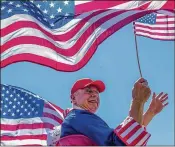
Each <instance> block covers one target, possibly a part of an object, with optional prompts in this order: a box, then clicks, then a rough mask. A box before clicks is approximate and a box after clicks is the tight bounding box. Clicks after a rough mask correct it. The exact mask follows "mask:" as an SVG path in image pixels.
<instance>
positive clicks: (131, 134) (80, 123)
mask: <svg viewBox="0 0 175 147" xmlns="http://www.w3.org/2000/svg"><path fill="white" fill-rule="evenodd" d="M104 90H105V84H104V83H103V82H102V81H99V80H96V81H93V80H92V79H80V80H78V81H77V82H76V83H75V84H74V85H73V87H72V89H71V102H72V104H73V109H72V110H70V112H69V113H68V114H67V116H66V118H65V119H64V121H63V123H62V127H61V136H60V140H59V142H58V143H59V145H61V146H94V145H96V146H110V145H112V146H125V145H129V146H133V145H146V143H147V141H148V139H149V138H150V134H149V133H148V132H147V131H146V129H145V128H144V127H143V126H142V125H143V124H144V123H145V124H146V125H147V124H148V123H149V122H150V121H151V119H152V117H153V115H151V116H150V113H151V114H152V112H151V111H149V112H148V113H145V119H143V117H144V115H143V109H144V104H145V102H146V101H147V100H148V98H149V97H150V94H151V90H150V88H149V87H148V84H147V81H146V80H144V79H143V78H141V79H139V80H138V81H137V82H136V83H135V84H134V87H133V90H132V97H133V98H132V102H131V108H130V111H129V116H127V118H126V119H125V120H124V121H123V122H122V123H121V124H120V125H119V126H118V127H116V128H115V129H112V128H110V127H109V126H108V125H107V124H106V123H105V122H104V121H103V120H102V119H101V118H100V117H98V116H97V115H95V114H94V113H95V112H96V111H97V109H98V107H99V105H100V99H99V93H101V92H103V91H104ZM160 96H162V95H160ZM154 97H156V96H155V95H154ZM165 99H167V98H166V96H164V98H162V100H163V101H165ZM112 115H114V114H112ZM115 117H117V115H115ZM146 125H145V126H146Z"/></svg>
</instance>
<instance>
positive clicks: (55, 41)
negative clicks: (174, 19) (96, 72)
mask: <svg viewBox="0 0 175 147" xmlns="http://www.w3.org/2000/svg"><path fill="white" fill-rule="evenodd" d="M172 3H174V2H172V1H170V0H164V1H161V2H159V1H158V2H154V1H151V0H150V1H145V0H143V1H96V0H93V1H67V0H65V1H46V0H44V1H4V2H1V67H5V66H7V65H9V64H11V63H15V62H20V61H29V62H34V63H37V64H41V65H45V66H48V67H51V68H53V69H55V70H59V71H76V70H79V69H81V68H82V67H83V66H84V65H85V64H86V63H87V62H88V61H89V59H90V58H91V57H92V56H93V54H94V53H95V51H96V49H97V47H98V45H99V44H101V43H102V42H103V41H104V40H105V39H106V38H108V37H109V36H110V35H112V34H113V33H114V32H116V31H117V30H119V29H120V28H122V27H123V26H125V25H127V24H129V23H130V22H132V21H134V20H136V19H138V18H140V17H142V16H144V15H146V14H149V13H152V12H154V11H157V10H164V12H167V13H169V12H170V13H171V11H172V10H173V8H172V5H173V4H172Z"/></svg>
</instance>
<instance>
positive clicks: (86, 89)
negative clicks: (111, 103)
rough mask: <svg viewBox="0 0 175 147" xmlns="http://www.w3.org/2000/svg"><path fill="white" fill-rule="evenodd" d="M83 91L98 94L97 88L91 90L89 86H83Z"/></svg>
mask: <svg viewBox="0 0 175 147" xmlns="http://www.w3.org/2000/svg"><path fill="white" fill-rule="evenodd" d="M84 91H85V93H87V94H93V93H94V94H99V92H98V91H97V90H92V89H91V88H84Z"/></svg>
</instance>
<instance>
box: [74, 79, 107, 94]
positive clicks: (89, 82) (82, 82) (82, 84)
mask: <svg viewBox="0 0 175 147" xmlns="http://www.w3.org/2000/svg"><path fill="white" fill-rule="evenodd" d="M88 86H95V87H96V88H97V89H98V91H99V92H100V93H101V92H103V91H104V90H105V84H104V83H103V82H102V81H100V80H92V79H89V78H84V79H80V80H78V81H76V82H75V83H74V85H73V86H72V89H71V94H73V93H74V92H76V91H77V90H78V89H83V88H85V87H88Z"/></svg>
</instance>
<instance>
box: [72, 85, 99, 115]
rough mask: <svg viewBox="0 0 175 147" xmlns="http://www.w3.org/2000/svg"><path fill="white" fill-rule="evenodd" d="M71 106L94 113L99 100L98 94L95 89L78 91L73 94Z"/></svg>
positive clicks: (89, 88)
mask: <svg viewBox="0 0 175 147" xmlns="http://www.w3.org/2000/svg"><path fill="white" fill-rule="evenodd" d="M73 97H74V99H72V102H73V104H75V105H77V106H79V107H81V108H83V109H85V110H88V111H90V112H92V113H95V112H96V111H97V109H98V107H99V104H100V99H99V92H98V90H97V88H96V87H94V86H90V87H86V88H84V89H79V90H77V91H76V92H75V93H74V94H73Z"/></svg>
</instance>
